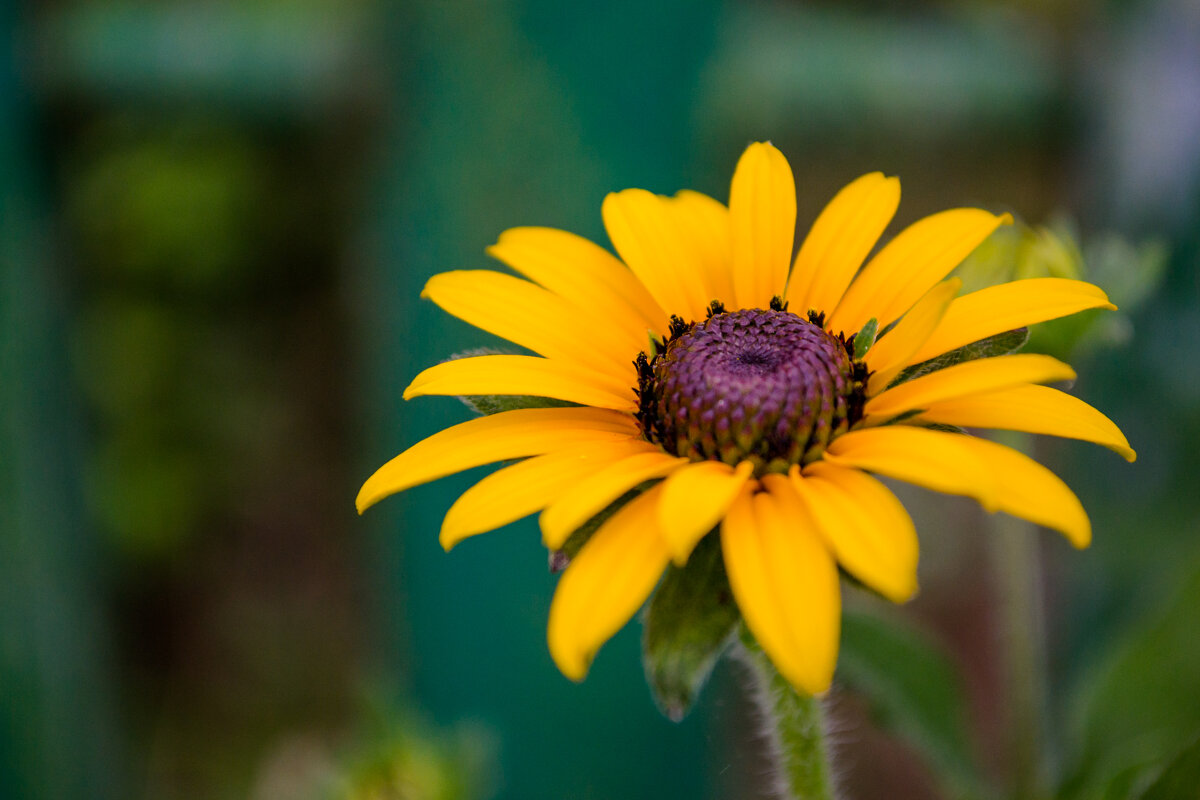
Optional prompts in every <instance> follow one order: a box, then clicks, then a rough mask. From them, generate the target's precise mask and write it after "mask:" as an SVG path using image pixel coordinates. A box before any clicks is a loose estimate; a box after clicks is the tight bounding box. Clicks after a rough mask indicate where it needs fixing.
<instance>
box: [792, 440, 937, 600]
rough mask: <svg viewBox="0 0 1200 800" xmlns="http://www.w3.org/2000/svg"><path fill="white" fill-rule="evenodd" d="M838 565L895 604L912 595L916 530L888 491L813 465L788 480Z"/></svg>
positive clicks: (859, 476)
mask: <svg viewBox="0 0 1200 800" xmlns="http://www.w3.org/2000/svg"><path fill="white" fill-rule="evenodd" d="M788 477H789V478H790V479H791V480H792V486H793V488H794V489H795V490H796V493H797V494H799V495H800V499H801V500H802V501H803V502H804V505H805V507H806V508H807V509H808V511H809V513H810V514H812V517H813V519H814V520H815V521H816V523H817V529H818V530H819V531H820V532H821V535H822V536H823V537H824V538H825V542H826V544H827V545H828V546H829V549H830V550H831V551H833V555H834V557H835V558H836V559H837V562H838V563H839V564H840V565H841V566H842V567H843V568H844V569H845V570H846V571H847V572H849V573H850V574H851V575H853V576H854V577H855V578H858V580H860V581H862V582H863V583H864V584H865V585H867V586H869V587H871V588H872V589H874V590H875V591H877V592H879V593H880V594H881V595H883V596H884V597H886V598H888V599H889V600H891V601H892V602H894V603H903V602H904V601H905V600H908V599H909V598H911V597H912V596H913V595H914V594H916V592H917V554H918V549H919V548H918V545H917V529H916V527H915V526H914V525H913V521H912V518H911V517H910V516H909V515H908V512H907V511H905V510H904V505H903V504H902V503H901V502H900V501H899V499H897V498H896V495H894V494H892V492H891V490H890V489H888V488H887V487H886V486H884V485H883V484H882V483H880V482H879V481H878V480H876V479H875V478H872V477H871V476H870V475H867V474H866V473H865V472H861V471H859V470H857V469H847V468H846V467H839V466H836V465H834V464H829V463H824V462H821V461H817V462H815V463H813V464H810V465H808V467H806V468H805V469H804V473H803V475H801V473H800V468H799V467H793V468H792V472H791V473H790V474H789V476H788Z"/></svg>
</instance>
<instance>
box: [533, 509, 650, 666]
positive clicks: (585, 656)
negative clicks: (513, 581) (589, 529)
mask: <svg viewBox="0 0 1200 800" xmlns="http://www.w3.org/2000/svg"><path fill="white" fill-rule="evenodd" d="M660 493H661V489H660V488H659V487H657V486H656V487H654V488H652V489H650V490H649V491H646V492H644V493H643V494H641V495H640V496H638V497H636V498H634V499H633V500H631V501H630V502H629V503H628V504H626V505H625V506H623V507H622V508H621V509H620V510H619V511H617V513H616V514H614V515H613V516H612V518H611V519H609V520H608V521H607V522H605V523H604V524H603V525H601V526H600V528H599V529H598V530H597V531H596V532H595V533H594V534H593V535H592V537H591V539H589V540H588V542H587V544H586V545H584V547H583V550H582V551H580V553H579V555H578V556H576V557H575V558H574V559H573V560H572V561H571V565H570V566H569V567H567V570H566V572H564V573H563V576H562V578H561V579H560V580H559V582H558V588H557V589H556V590H555V592H554V600H553V601H552V602H551V604H550V622H549V626H548V629H547V636H546V638H547V641H548V643H549V645H550V655H551V657H552V658H553V659H554V663H555V664H557V665H558V668H559V669H560V670H562V673H563V674H564V675H566V676H567V677H568V678H570V679H571V680H575V681H580V680H583V678H584V676H585V675H587V671H588V667H589V666H590V665H591V662H592V658H593V657H594V656H595V654H596V651H597V650H599V649H600V646H601V645H603V644H604V643H605V642H606V641H608V640H609V639H610V638H612V635H613V634H615V633H616V632H617V631H619V630H620V629H621V627H622V626H623V625H624V624H625V623H626V622H628V621H629V619H630V617H632V616H633V615H634V613H636V612H637V610H638V609H639V608H640V607H641V606H642V603H644V602H645V601H646V598H647V597H648V596H649V594H650V592H651V590H653V589H654V585H655V584H656V583H657V582H658V578H659V576H660V575H662V571H663V570H664V569H665V568H666V566H667V562H668V555H667V547H666V543H665V542H664V540H663V537H662V535H661V533H660V532H659V531H658V530H657V525H658V515H657V514H656V513H655V506H656V505H657V503H658V499H659V495H660Z"/></svg>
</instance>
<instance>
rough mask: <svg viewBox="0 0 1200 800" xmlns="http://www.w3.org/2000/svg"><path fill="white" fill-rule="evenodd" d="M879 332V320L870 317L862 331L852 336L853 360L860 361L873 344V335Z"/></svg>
mask: <svg viewBox="0 0 1200 800" xmlns="http://www.w3.org/2000/svg"><path fill="white" fill-rule="evenodd" d="M878 331H879V320H877V319H875V318H874V317H871V318H870V319H869V320H867V324H866V325H863V326H862V330H861V331H859V332H858V333H856V334H854V360H855V361H862V360H863V358H865V357H866V355H867V351H869V350H870V349H871V345H873V344H875V334H876V333H877V332H878Z"/></svg>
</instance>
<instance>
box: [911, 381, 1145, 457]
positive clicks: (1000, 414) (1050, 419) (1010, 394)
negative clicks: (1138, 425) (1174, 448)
mask: <svg viewBox="0 0 1200 800" xmlns="http://www.w3.org/2000/svg"><path fill="white" fill-rule="evenodd" d="M919 419H921V420H924V421H926V422H940V423H942V424H945V425H961V426H963V427H964V428H998V429H1000V430H1007V431H1024V432H1026V433H1040V434H1047V435H1049V436H1062V437H1064V438H1067V439H1082V440H1083V441H1085V442H1095V443H1096V444H1099V445H1103V446H1105V447H1107V448H1108V449H1110V450H1112V451H1114V452H1116V453H1118V454H1120V455H1121V457H1122V458H1124V459H1125V460H1126V461H1134V460H1136V459H1137V453H1135V452H1134V451H1133V448H1131V447H1130V446H1129V441H1128V440H1127V439H1126V438H1125V434H1123V433H1121V429H1120V428H1118V427H1117V426H1116V424H1115V423H1113V421H1112V420H1110V419H1109V418H1108V417H1106V416H1105V415H1104V414H1102V413H1100V412H1099V411H1097V410H1096V409H1095V408H1093V407H1092V406H1090V405H1088V404H1087V403H1085V402H1083V401H1082V400H1080V399H1079V398H1077V397H1072V396H1071V395H1069V394H1066V393H1065V392H1060V391H1059V390H1058V389H1051V388H1050V387H1048V386H1014V387H1012V388H1010V389H1000V390H998V391H994V392H985V393H983V394H973V395H970V396H969V397H955V398H952V399H949V400H942V401H940V402H937V403H931V404H930V405H929V407H928V408H926V409H925V410H924V411H922V412H921V415H920V417H919Z"/></svg>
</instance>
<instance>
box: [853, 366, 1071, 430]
mask: <svg viewBox="0 0 1200 800" xmlns="http://www.w3.org/2000/svg"><path fill="white" fill-rule="evenodd" d="M1074 377H1075V370H1073V369H1071V368H1070V367H1069V366H1067V365H1066V364H1064V363H1063V362H1061V361H1059V360H1058V359H1056V358H1051V357H1050V356H1043V355H1036V354H1033V353H1022V354H1018V355H1012V356H996V357H995V358H980V359H977V360H975V361H965V362H963V363H961V364H955V365H954V366H952V367H946V368H945V369H942V370H938V371H937V372H931V373H929V374H928V375H922V376H921V377H919V378H914V379H912V380H911V381H906V382H904V383H901V384H899V385H898V386H893V387H892V388H891V389H887V390H886V391H884V392H882V393H880V394H878V395H876V396H875V397H872V398H871V399H870V400H868V401H867V404H866V406H864V408H863V410H864V412H865V414H866V418H867V421H868V422H871V421H883V420H886V419H890V418H891V417H895V416H896V415H898V414H902V413H904V412H905V411H910V410H913V409H918V408H927V407H929V405H930V404H931V403H936V402H939V401H941V400H949V399H950V398H953V397H966V396H967V395H972V394H979V393H980V392H990V391H993V390H996V389H1006V388H1008V387H1010V386H1017V385H1019V384H1022V383H1050V382H1051V381H1066V380H1072V379H1073V378H1074Z"/></svg>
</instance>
